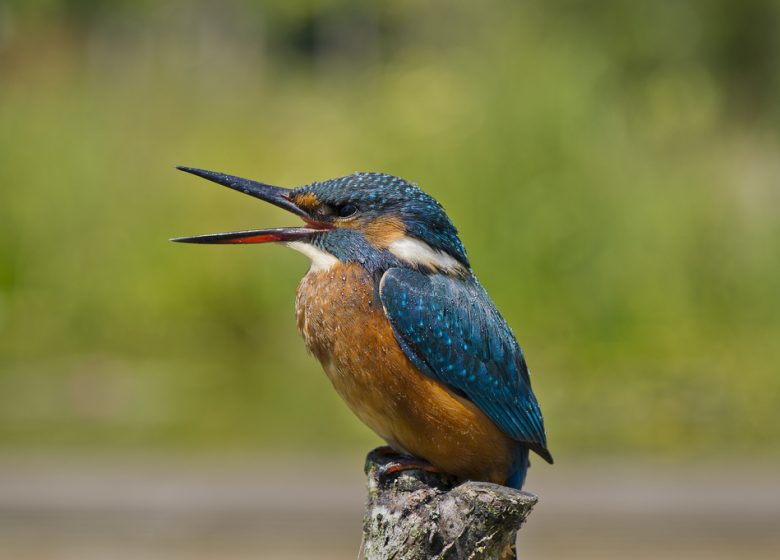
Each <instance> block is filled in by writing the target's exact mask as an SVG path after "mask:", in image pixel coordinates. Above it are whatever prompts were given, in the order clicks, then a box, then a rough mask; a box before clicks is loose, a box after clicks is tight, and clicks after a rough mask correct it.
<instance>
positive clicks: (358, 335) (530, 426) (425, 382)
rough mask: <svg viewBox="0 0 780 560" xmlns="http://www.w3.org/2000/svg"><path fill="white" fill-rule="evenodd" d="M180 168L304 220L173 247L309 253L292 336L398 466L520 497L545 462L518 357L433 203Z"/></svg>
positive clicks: (401, 184) (402, 189) (387, 192)
mask: <svg viewBox="0 0 780 560" xmlns="http://www.w3.org/2000/svg"><path fill="white" fill-rule="evenodd" d="M177 169H179V170H181V171H185V172H187V173H191V174H193V175H197V176H199V177H202V178H204V179H207V180H209V181H213V182H215V183H218V184H220V185H224V186H226V187H229V188H231V189H234V190H236V191H240V192H242V193H245V194H248V195H250V196H252V197H255V198H258V199H260V200H263V201H265V202H268V203H270V204H273V205H275V206H278V207H280V208H283V209H285V210H287V211H289V212H291V213H293V214H295V215H297V216H298V217H299V218H301V219H302V220H303V222H304V224H303V226H302V227H283V228H274V229H258V230H249V231H236V232H229V233H216V234H209V235H199V236H195V237H180V238H175V239H173V240H172V241H177V242H183V243H208V244H249V243H281V244H284V245H287V246H288V247H290V248H292V249H295V250H296V251H299V252H301V253H303V254H304V255H305V256H307V257H308V258H309V260H310V261H311V262H310V267H309V270H308V272H307V273H306V275H305V276H304V277H303V279H302V280H301V283H300V285H299V286H298V290H297V295H296V300H295V313H296V318H297V324H298V329H299V330H300V332H301V334H302V336H303V339H304V341H305V344H306V347H307V348H308V350H309V351H310V352H311V353H312V354H313V355H314V356H315V357H316V358H317V360H319V362H320V364H321V365H322V368H323V369H324V370H325V373H326V374H327V376H328V378H329V379H330V381H331V383H332V384H333V387H334V388H335V389H336V392H337V393H338V394H339V395H340V396H341V398H342V399H343V400H344V401H345V402H346V404H347V406H348V407H349V408H350V409H351V410H352V412H353V413H354V414H355V415H356V416H357V417H358V418H359V419H360V420H361V421H363V422H364V423H365V424H366V425H367V426H368V427H369V428H370V429H371V430H373V431H374V432H375V433H376V434H377V435H378V436H379V437H380V438H382V439H383V440H384V441H385V442H386V443H387V444H388V446H389V447H387V448H386V449H387V450H388V452H392V453H395V454H397V456H398V457H399V460H398V461H396V462H395V463H392V462H391V463H390V465H391V468H392V471H393V472H395V471H396V470H404V469H407V468H408V469H411V468H420V467H422V468H428V469H429V470H434V471H439V472H444V473H447V474H450V475H453V476H455V477H457V478H460V479H464V480H478V481H487V482H493V483H496V484H502V485H505V486H510V487H514V488H518V489H519V488H521V487H522V485H523V482H524V481H525V477H526V473H527V470H528V467H529V451H534V452H535V453H537V454H538V455H540V456H541V457H542V458H543V459H544V460H546V461H547V462H549V463H552V462H553V458H552V455H551V454H550V452H549V450H548V449H547V437H546V434H545V430H544V421H543V419H542V413H541V410H540V408H539V403H538V402H537V400H536V397H535V395H534V393H533V390H532V389H531V379H530V374H529V370H528V367H527V365H526V362H525V358H524V356H523V352H522V350H521V349H520V346H519V345H518V343H517V341H516V339H515V337H514V335H513V333H512V330H511V329H510V327H509V325H508V324H507V322H506V321H505V320H504V318H503V316H502V315H501V313H499V311H498V309H496V306H495V305H494V304H493V301H492V300H491V299H490V296H488V294H487V292H486V291H485V289H484V288H483V287H482V285H481V284H480V283H479V281H478V280H477V278H476V276H475V275H474V273H473V271H472V269H471V265H470V264H469V259H468V257H467V255H466V250H465V248H464V247H463V244H462V243H461V240H460V238H459V237H458V231H457V230H456V228H455V226H454V225H453V223H452V221H450V219H449V217H448V216H447V214H446V213H445V211H444V208H443V207H442V206H441V204H439V203H438V202H437V201H436V199H434V198H433V197H432V196H430V195H429V194H427V193H425V192H423V190H422V189H420V188H419V187H418V186H417V185H416V184H413V183H409V182H407V181H405V180H403V179H401V178H398V177H394V176H392V175H388V174H385V173H354V174H352V175H347V176H345V177H340V178H337V179H330V180H327V181H319V182H314V183H310V184H307V185H304V186H301V187H297V188H293V189H287V188H283V187H277V186H273V185H269V184H266V183H261V182H258V181H253V180H249V179H243V178H241V177H236V176H233V175H227V174H224V173H218V172H215V171H206V170H204V169H196V168H191V167H178V168H177Z"/></svg>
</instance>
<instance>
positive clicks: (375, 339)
mask: <svg viewBox="0 0 780 560" xmlns="http://www.w3.org/2000/svg"><path fill="white" fill-rule="evenodd" d="M376 297H377V294H375V291H374V284H373V281H372V279H371V277H370V276H369V274H368V273H367V272H366V271H365V269H364V268H363V267H361V266H360V265H357V264H346V265H337V266H335V267H333V268H331V269H330V270H327V271H319V272H311V273H309V274H307V275H306V276H305V277H304V279H303V280H302V281H301V284H300V286H299V287H298V296H297V299H296V314H297V319H298V328H299V329H300V331H301V333H302V334H303V338H304V340H305V341H306V345H307V347H308V348H309V350H310V351H311V352H312V353H313V354H314V355H315V356H316V357H317V359H318V360H319V361H320V363H321V364H322V367H323V368H324V369H325V373H326V374H327V375H328V377H329V378H330V380H331V382H332V383H333V386H334V387H335V389H336V391H337V392H338V393H339V395H341V397H342V398H343V399H344V401H345V402H346V403H347V405H348V406H349V407H350V409H352V411H353V412H354V413H355V414H356V415H357V416H358V417H359V418H360V419H361V420H362V421H363V422H364V423H365V424H366V425H367V426H368V427H369V428H371V429H372V430H373V431H374V432H376V433H377V434H378V435H379V436H380V437H381V438H383V439H384V440H385V441H387V442H388V443H389V444H390V445H391V446H393V447H395V448H396V449H398V450H399V451H406V452H408V453H411V454H413V455H415V456H417V457H420V458H422V459H425V460H426V461H428V462H430V463H431V464H433V465H435V466H437V467H439V468H441V469H442V470H444V471H446V472H449V473H452V474H454V475H456V476H460V477H462V478H468V479H473V480H486V481H490V482H496V483H499V484H502V483H504V482H505V481H506V479H507V477H508V475H509V471H510V468H511V462H512V458H511V449H512V446H513V442H512V440H511V439H510V438H508V437H507V436H506V435H505V434H504V433H503V432H501V430H499V429H498V427H497V426H496V425H495V424H494V423H493V422H492V421H491V420H490V419H489V418H487V416H485V415H484V414H483V413H482V412H481V411H480V410H479V409H478V408H477V407H476V406H474V405H473V404H472V403H471V402H470V401H467V400H465V399H463V398H461V397H459V396H457V395H455V394H453V393H452V392H450V391H449V390H448V389H447V388H446V387H445V386H444V385H442V384H441V383H439V382H438V381H435V380H433V379H431V378H429V377H428V376H426V375H424V374H422V373H420V372H419V371H418V370H417V368H416V367H415V366H414V365H413V364H412V363H411V362H410V361H409V359H408V358H407V357H406V355H405V354H404V352H403V350H401V347H400V346H399V345H398V343H397V342H396V340H395V336H394V335H393V332H392V329H391V327H390V324H389V323H388V321H387V318H386V316H385V313H384V309H383V308H382V304H381V302H379V301H376Z"/></svg>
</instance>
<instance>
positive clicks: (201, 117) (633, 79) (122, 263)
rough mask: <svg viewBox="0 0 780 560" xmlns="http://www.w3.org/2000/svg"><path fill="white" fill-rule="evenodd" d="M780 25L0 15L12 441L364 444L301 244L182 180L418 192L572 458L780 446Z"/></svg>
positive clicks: (671, 20)
mask: <svg viewBox="0 0 780 560" xmlns="http://www.w3.org/2000/svg"><path fill="white" fill-rule="evenodd" d="M778 28H780V9H778V4H777V2H775V1H773V0H751V1H744V2H733V1H730V0H717V1H715V0H713V1H711V2H694V1H692V0H688V1H686V0H681V1H678V2H618V1H615V2H582V1H575V0H569V1H564V2H555V3H553V2H541V1H523V2H512V1H509V0H506V1H500V0H489V1H486V2H472V3H456V2H445V1H444V0H434V1H433V2H412V1H410V0H403V1H400V2H393V1H385V2H357V1H354V2H352V1H346V0H330V1H322V2H309V1H300V0H298V1H283V0H276V1H272V2H249V1H238V0H235V1H228V2H220V3H208V2H159V3H157V2H150V1H143V2H137V1H130V0H125V1H116V2H109V1H88V0H78V1H75V0H5V1H2V0H0V449H6V450H8V449H31V450H57V449H66V450H67V449H79V448H88V449H105V450H112V449H120V450H134V449H141V450H174V451H176V450H182V451H191V450H199V451H208V450H215V451H225V450H243V451H246V450H248V451H252V452H254V451H258V452H262V451H274V452H276V451H293V452H294V451H297V450H300V449H303V448H308V449H312V448H313V449H330V450H339V449H356V450H363V449H366V448H368V446H370V445H372V444H374V443H377V440H376V438H375V436H373V435H372V434H371V433H370V432H369V431H368V430H367V429H366V428H364V427H363V426H362V425H361V424H360V423H359V421H357V420H356V419H354V418H353V417H352V416H351V414H350V413H349V411H348V410H347V409H346V407H345V406H344V405H343V404H342V403H341V402H340V401H339V399H338V397H337V395H336V394H335V393H334V391H333V390H332V389H331V387H330V386H329V383H328V381H327V379H326V378H325V376H324V374H323V373H322V372H321V371H320V368H319V366H318V364H317V363H316V362H315V360H314V359H313V358H311V357H310V356H308V355H307V354H306V352H305V350H304V347H303V344H302V342H301V340H300V339H299V337H298V334H297V332H296V328H295V323H294V317H293V301H294V290H295V286H296V285H297V282H298V280H299V278H300V277H301V276H302V275H303V274H304V272H305V271H306V268H307V263H306V261H305V259H304V258H303V257H302V256H300V255H298V254H296V253H293V252H292V251H289V250H287V249H285V248H281V247H268V246H258V247H203V246H182V245H176V244H172V243H169V242H168V241H167V239H168V238H170V237H174V236H179V235H188V234H198V233H209V232H215V231H228V230H235V229H245V228H246V229H248V228H256V227H272V226H279V225H291V224H294V222H295V219H294V218H293V217H292V216H290V215H287V214H285V213H284V212H282V211H280V210H278V209H275V208H271V207H267V206H264V205H262V204H261V203H259V202H257V201H254V200H252V199H250V198H248V197H244V196H241V195H239V194H236V193H232V192H230V191H227V190H226V189H222V188H220V187H217V186H216V185H213V184H210V183H207V182H205V181H202V180H199V179H196V178H194V177H191V176H187V175H184V174H182V173H178V172H176V171H175V170H174V169H173V166H174V165H177V164H179V165H191V166H197V167H204V168H207V169H214V170H219V171H225V172H229V173H234V174H238V175H242V176H245V177H250V178H255V179H258V180H262V181H266V182H269V183H274V184H280V185H285V186H295V185H300V184H304V183H307V182H310V181H313V180H319V179H325V178H330V177H334V176H340V175H344V174H347V173H351V172H353V171H356V170H365V171H386V172H389V173H392V174H396V175H400V176H402V177H405V178H408V179H410V180H413V181H416V182H418V183H419V184H420V185H421V186H422V187H423V188H425V189H426V190H427V191H429V192H430V193H432V194H433V195H434V196H436V197H437V198H438V199H439V200H440V201H441V202H442V203H443V204H444V206H445V207H446V208H447V210H448V212H449V214H450V216H451V217H452V218H453V220H454V222H455V223H456V225H458V227H459V228H460V231H461V234H462V238H463V240H464V243H465V244H466V248H467V249H468V251H469V255H470V257H471V259H472V262H473V265H474V269H475V271H476V273H477V274H478V275H479V277H480V279H481V280H482V282H483V284H484V285H485V286H486V287H487V289H488V291H489V292H490V293H491V295H492V296H493V298H494V300H495V301H496V303H497V305H498V307H499V308H500V309H501V310H502V311H503V313H504V314H505V316H506V318H507V320H508V321H509V323H510V324H511V325H512V327H513V328H514V330H515V333H516V335H517V337H518V339H519V341H520V343H521V345H522V346H523V348H524V350H525V352H526V354H527V358H528V361H529V364H530V366H531V369H532V374H533V382H534V387H535V389H536V393H537V395H538V397H539V399H540V401H541V404H542V408H543V411H544V413H545V418H546V423H547V428H548V436H549V440H550V446H551V449H552V451H553V453H554V454H555V455H556V457H558V458H559V459H560V458H565V457H566V456H567V455H574V454H578V455H583V454H585V455H597V454H598V455H603V454H610V455H626V454H633V455H637V454H638V455H648V456H649V455H659V454H660V455H668V456H671V457H678V458H680V457H682V458H685V457H692V456H695V455H702V454H704V455H711V456H742V455H744V454H752V455H773V456H777V454H778V452H780V443H779V442H780V375H779V374H780V367H779V366H778V364H780V258H779V255H780V219H779V217H780V179H778V177H780V156H779V155H778V154H779V153H780V152H778V147H779V146H780V141H779V140H780V138H779V136H778V125H779V124H780V103H778V100H780V34H778V33H777V32H776V30H777V29H778ZM291 220H292V222H291Z"/></svg>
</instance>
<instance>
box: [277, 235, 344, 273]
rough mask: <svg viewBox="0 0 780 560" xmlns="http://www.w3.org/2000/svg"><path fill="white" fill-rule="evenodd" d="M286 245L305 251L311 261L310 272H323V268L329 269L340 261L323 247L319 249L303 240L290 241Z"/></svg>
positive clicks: (300, 251) (301, 251)
mask: <svg viewBox="0 0 780 560" xmlns="http://www.w3.org/2000/svg"><path fill="white" fill-rule="evenodd" d="M286 245H287V246H288V247H289V248H290V249H295V250H296V251H298V252H299V253H303V254H304V255H306V256H307V257H309V260H310V261H311V266H310V267H309V272H321V271H323V270H328V269H329V268H331V267H333V266H335V265H336V264H338V262H339V260H338V259H337V258H336V257H334V256H333V255H331V254H330V253H327V252H325V251H323V250H322V249H318V248H317V247H315V246H314V245H310V244H309V243H304V242H302V241H290V242H289V243H286Z"/></svg>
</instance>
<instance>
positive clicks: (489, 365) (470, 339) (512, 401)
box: [379, 268, 552, 462]
mask: <svg viewBox="0 0 780 560" xmlns="http://www.w3.org/2000/svg"><path fill="white" fill-rule="evenodd" d="M379 293H380V299H381V301H382V305H383V306H384V310H385V313H386V315H387V318H388V320H389V321H390V325H391V326H392V328H393V332H394V334H395V337H396V339H397V340H398V342H399V344H400V345H401V348H402V349H403V350H404V352H405V353H406V355H407V357H408V358H409V359H410V360H411V361H412V363H414V364H415V366H417V367H418V369H420V371H422V372H423V373H424V374H425V375H428V376H429V377H432V378H433V379H436V380H438V381H440V382H442V383H444V384H445V385H447V386H448V387H449V388H450V389H451V390H453V391H454V392H456V393H457V394H459V395H462V396H464V397H466V398H468V399H469V400H471V401H472V402H473V403H474V404H475V405H477V407H479V409H480V410H482V411H483V412H484V413H485V414H486V415H487V416H488V417H489V418H490V419H491V420H493V422H495V423H496V425H497V426H498V427H499V428H501V430H502V431H504V433H506V434H507V435H509V436H510V437H511V438H513V439H515V440H517V441H521V442H524V443H525V444H526V445H527V446H528V447H530V448H531V449H533V450H534V451H536V452H537V453H539V454H540V455H541V456H542V457H543V458H544V459H545V460H547V461H549V462H552V456H551V455H550V453H549V451H548V450H547V439H546V435H545V432H544V421H543V419H542V413H541V411H540V409H539V404H538V403H537V401H536V397H535V396H534V393H533V391H532V390H531V380H530V377H529V374H528V367H527V366H526V363H525V359H524V358H523V353H522V350H521V349H520V346H519V345H518V344H517V341H516V340H515V337H514V335H513V334H512V330H511V329H510V328H509V325H507V323H506V321H505V320H504V318H503V317H502V316H501V314H500V313H499V312H498V310H497V309H496V307H495V305H493V302H492V301H491V300H490V297H489V296H488V295H487V292H485V290H484V288H483V287H482V286H481V285H480V284H479V282H478V281H477V280H476V278H474V277H473V276H471V277H469V278H457V277H451V276H446V275H443V274H423V273H421V272H418V271H415V270H411V269H406V268H391V269H390V270H388V271H387V272H386V273H385V274H384V276H383V277H382V281H381V284H380V292H379Z"/></svg>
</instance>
